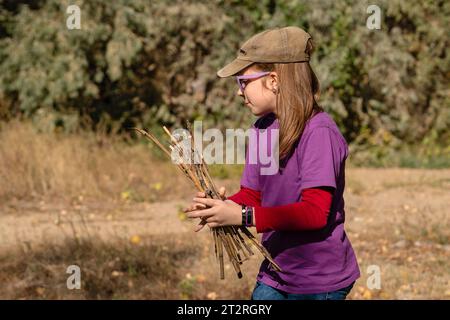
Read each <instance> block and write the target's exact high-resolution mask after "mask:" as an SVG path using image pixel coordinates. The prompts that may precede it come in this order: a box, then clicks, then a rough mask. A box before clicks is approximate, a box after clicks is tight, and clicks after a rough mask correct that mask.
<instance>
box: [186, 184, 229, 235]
mask: <svg viewBox="0 0 450 320" xmlns="http://www.w3.org/2000/svg"><path fill="white" fill-rule="evenodd" d="M225 194H226V189H225V187H220V188H219V195H220V197H221V198H222V199H226V196H225ZM195 197H197V198H206V194H205V193H204V192H197V193H196V195H195ZM206 208H207V207H206V205H204V204H202V203H198V202H194V201H193V202H191V204H190V205H189V206H188V207H187V208H185V209H184V210H183V211H184V212H185V213H187V212H190V211H195V210H199V209H206ZM205 224H206V221H205V220H201V221H200V223H199V224H198V226H197V227H196V228H195V229H194V231H195V232H198V231H200V230H202V229H203V227H204V226H205Z"/></svg>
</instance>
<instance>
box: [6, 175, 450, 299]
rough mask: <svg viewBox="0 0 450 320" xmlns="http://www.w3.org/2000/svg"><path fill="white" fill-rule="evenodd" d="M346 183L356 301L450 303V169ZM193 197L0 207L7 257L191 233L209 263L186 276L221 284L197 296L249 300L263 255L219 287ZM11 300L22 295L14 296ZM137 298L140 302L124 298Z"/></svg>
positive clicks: (354, 178)
mask: <svg viewBox="0 0 450 320" xmlns="http://www.w3.org/2000/svg"><path fill="white" fill-rule="evenodd" d="M346 180H347V181H346V191H345V193H344V199H345V206H346V207H345V208H346V219H347V220H346V230H347V233H348V236H349V238H350V240H351V242H352V244H353V247H354V249H355V251H356V254H357V257H358V261H359V264H360V268H361V273H362V276H361V278H360V279H359V280H358V281H357V283H356V285H355V287H354V289H353V291H352V292H351V294H350V296H349V298H350V299H450V259H449V258H450V245H449V238H450V225H449V221H450V219H449V213H450V209H449V205H450V197H449V195H450V192H449V191H450V170H449V169H445V170H422V169H361V168H348V169H347V172H346ZM238 183H239V181H228V180H223V181H218V183H217V184H218V185H225V186H227V188H228V190H232V191H233V190H236V189H237V187H238ZM191 197H192V195H190V194H189V193H185V194H178V195H177V196H176V199H174V200H172V201H165V202H152V203H150V202H132V201H128V200H126V199H124V200H123V201H116V202H114V201H112V202H100V203H98V202H95V201H94V200H93V199H84V198H83V197H79V198H78V199H75V200H74V201H72V202H70V203H68V202H64V201H58V200H51V201H49V200H40V201H36V202H30V201H23V200H14V201H13V200H11V201H9V202H7V203H2V204H0V255H2V254H6V253H8V255H10V254H11V253H14V252H15V250H25V249H26V250H28V251H33V250H34V249H35V248H37V247H39V246H40V245H41V244H43V243H48V242H52V243H58V242H62V241H64V239H67V238H70V237H81V238H88V239H89V238H90V237H91V238H95V239H97V238H99V239H102V241H103V242H106V243H107V242H108V241H111V242H113V241H118V240H119V241H125V242H129V243H132V244H136V245H139V244H140V243H143V242H145V241H146V239H153V238H152V237H155V236H157V237H159V238H167V239H170V238H176V237H177V236H179V235H180V234H183V235H186V237H187V239H189V241H199V242H201V243H202V248H203V249H202V250H203V252H202V254H201V259H199V260H197V261H196V262H193V264H192V265H191V266H189V268H187V270H191V271H189V272H186V274H185V277H186V279H188V280H189V279H192V278H194V279H197V280H198V281H197V282H198V283H197V286H199V287H201V286H202V283H204V282H205V281H201V280H202V279H204V278H205V277H206V278H208V279H209V281H213V282H214V283H215V289H214V290H212V289H208V290H205V291H204V296H202V295H200V296H198V295H197V296H195V297H194V298H205V299H209V298H214V299H216V298H217V299H220V298H240V299H247V298H248V295H249V294H250V292H251V289H252V287H253V283H254V280H255V276H256V273H257V270H258V266H259V263H260V262H261V258H260V257H255V258H254V259H251V260H250V261H248V262H246V264H247V265H245V266H244V270H243V271H244V278H243V279H240V280H238V279H235V278H236V277H235V276H234V275H233V272H232V270H231V268H230V266H229V265H227V278H226V279H227V280H229V281H220V280H219V279H218V268H217V264H216V262H215V260H214V259H213V257H212V256H213V251H212V241H211V236H210V234H209V232H208V231H202V232H201V233H199V234H194V233H193V231H192V229H193V227H194V224H193V223H192V222H191V221H188V220H187V219H186V217H185V215H184V214H183V213H182V211H181V209H182V208H183V207H184V206H185V205H186V204H187V203H188V202H189V199H190V198H191ZM179 242H180V241H179ZM177 245H179V246H183V245H185V243H183V242H181V243H178V242H177ZM168 250H169V251H170V250H171V248H170V246H169V248H168ZM1 261H3V263H5V262H4V261H6V260H5V259H4V260H0V264H1V263H2V262H1ZM369 266H377V267H379V268H380V271H381V288H380V289H369V288H368V287H367V285H366V282H367V279H368V277H369V276H370V272H369V270H370V268H369ZM1 270H2V266H1V265H0V272H1ZM3 270H5V269H3ZM18 277H19V278H20V275H15V277H13V278H11V279H15V280H11V281H10V283H8V286H9V287H10V288H13V289H14V287H15V285H16V284H15V282H14V281H16V282H17V281H18ZM0 278H2V276H1V275H0ZM3 278H5V279H7V278H8V277H7V276H5V275H3ZM186 279H184V280H186ZM215 279H217V280H215ZM184 280H183V281H184ZM183 283H185V282H183ZM243 283H244V284H245V285H243ZM22 285H23V284H22ZM221 286H223V288H227V287H228V286H240V288H244V289H243V290H241V291H239V292H236V293H234V294H233V295H231V294H224V293H222V292H223V290H221V289H220V288H221ZM181 288H182V286H181ZM49 290H50V291H51V288H47V291H49ZM180 290H181V289H180ZM180 295H181V297H184V296H183V294H182V293H180ZM32 296H33V295H32ZM9 297H15V296H13V295H9V296H8V295H6V298H9ZM50 297H52V296H51V295H50ZM64 297H65V296H64V295H63V296H62V297H61V296H60V295H58V296H57V298H64ZM130 297H131V298H132V297H134V296H133V295H130V296H128V297H127V296H125V297H124V298H130ZM152 297H154V296H152ZM156 297H157V296H156ZM191 297H192V296H187V298H191ZM25 298H26V297H25ZM144 298H145V296H144ZM174 298H178V297H177V296H174Z"/></svg>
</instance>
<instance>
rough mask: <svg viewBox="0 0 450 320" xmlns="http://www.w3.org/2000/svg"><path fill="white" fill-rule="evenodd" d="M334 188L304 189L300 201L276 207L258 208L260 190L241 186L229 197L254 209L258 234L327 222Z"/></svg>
mask: <svg viewBox="0 0 450 320" xmlns="http://www.w3.org/2000/svg"><path fill="white" fill-rule="evenodd" d="M333 190H334V189H333V188H330V187H320V188H309V189H304V190H303V191H302V200H301V201H300V202H296V203H292V204H288V205H283V206H276V207H261V193H260V192H259V191H255V190H252V189H249V188H246V187H244V186H241V189H240V190H239V192H237V193H236V194H234V195H232V196H230V197H228V199H229V200H232V201H234V202H236V203H238V204H244V205H247V206H252V207H254V208H255V222H256V231H257V232H258V233H261V232H267V231H270V230H284V231H287V230H290V231H295V230H318V229H321V228H324V227H325V226H326V224H327V219H328V214H329V213H330V208H331V202H332V199H333Z"/></svg>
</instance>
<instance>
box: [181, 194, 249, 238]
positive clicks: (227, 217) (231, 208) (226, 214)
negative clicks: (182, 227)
mask: <svg viewBox="0 0 450 320" xmlns="http://www.w3.org/2000/svg"><path fill="white" fill-rule="evenodd" d="M193 202H194V203H199V204H203V205H206V206H207V207H209V208H207V209H200V210H195V209H194V210H192V211H188V214H187V216H188V217H189V218H191V219H195V218H202V219H205V220H206V224H207V225H208V226H209V227H211V228H214V227H221V226H231V225H234V226H236V225H242V211H241V210H242V207H241V206H240V205H239V204H237V203H236V202H234V201H231V200H218V199H210V198H194V199H193ZM201 229H202V228H200V229H196V231H200V230H201Z"/></svg>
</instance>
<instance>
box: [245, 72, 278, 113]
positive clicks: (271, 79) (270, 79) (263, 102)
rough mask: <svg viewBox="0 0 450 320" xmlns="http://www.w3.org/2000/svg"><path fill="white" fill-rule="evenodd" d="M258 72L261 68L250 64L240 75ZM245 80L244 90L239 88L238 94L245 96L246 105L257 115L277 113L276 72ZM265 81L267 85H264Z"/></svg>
mask: <svg viewBox="0 0 450 320" xmlns="http://www.w3.org/2000/svg"><path fill="white" fill-rule="evenodd" d="M257 72H261V70H258V69H256V68H254V67H252V66H250V67H248V68H247V69H245V71H244V72H242V73H241V74H240V75H244V76H245V75H251V74H254V73H257ZM243 81H245V89H244V92H242V90H241V88H238V91H237V94H238V95H239V96H241V97H242V98H244V103H245V106H246V107H248V108H249V109H250V111H251V112H252V113H253V114H254V115H255V116H263V115H265V114H268V113H270V112H274V113H275V109H276V95H275V93H274V92H273V90H276V89H277V83H278V77H277V74H276V72H271V73H270V74H268V75H267V76H264V77H260V78H257V79H248V80H243ZM264 82H266V86H267V87H266V86H265V85H264Z"/></svg>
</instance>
